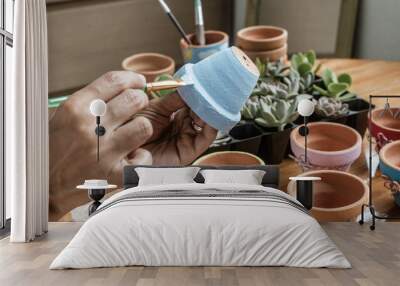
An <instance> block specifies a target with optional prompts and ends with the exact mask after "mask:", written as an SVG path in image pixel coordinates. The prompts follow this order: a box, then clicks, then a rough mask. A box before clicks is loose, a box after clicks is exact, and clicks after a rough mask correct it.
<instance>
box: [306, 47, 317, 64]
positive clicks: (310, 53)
mask: <svg viewBox="0 0 400 286" xmlns="http://www.w3.org/2000/svg"><path fill="white" fill-rule="evenodd" d="M305 56H306V57H307V60H308V62H309V63H310V64H311V68H312V67H313V66H314V64H315V61H316V59H317V55H316V54H315V51H313V50H309V51H308V52H306V54H305Z"/></svg>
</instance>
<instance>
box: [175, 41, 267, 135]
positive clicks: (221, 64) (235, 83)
mask: <svg viewBox="0 0 400 286" xmlns="http://www.w3.org/2000/svg"><path fill="white" fill-rule="evenodd" d="M175 77H177V78H180V79H181V80H183V81H185V82H190V83H193V85H190V86H184V87H179V88H178V92H179V94H180V96H181V98H182V99H183V100H184V101H185V102H186V104H187V105H188V106H189V107H190V108H191V109H192V111H193V112H194V113H196V114H197V115H198V116H199V117H200V118H201V119H202V120H203V121H205V122H206V123H207V124H209V125H210V126H212V127H214V128H215V129H217V130H218V131H221V132H224V133H228V132H229V130H230V129H232V127H233V126H235V125H236V124H237V123H238V122H239V121H240V117H241V115H240V110H241V109H242V107H243V105H244V104H245V102H246V100H247V99H248V97H249V96H250V94H251V92H252V90H253V88H254V86H255V85H256V83H257V80H258V77H259V72H258V69H257V67H256V66H255V64H254V63H253V62H252V61H251V60H250V59H249V58H248V57H247V56H246V55H245V54H244V53H243V52H242V51H241V50H240V49H238V48H236V47H232V48H230V49H225V50H222V51H220V52H218V53H216V54H214V55H212V56H210V57H208V58H206V59H204V60H202V61H200V62H198V63H197V64H190V63H189V64H186V65H185V66H183V67H182V68H181V69H180V70H179V71H178V72H177V73H176V74H175Z"/></svg>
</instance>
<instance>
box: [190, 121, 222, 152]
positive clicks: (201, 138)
mask: <svg viewBox="0 0 400 286" xmlns="http://www.w3.org/2000/svg"><path fill="white" fill-rule="evenodd" d="M216 137H217V130H216V129H214V128H213V127H211V126H210V125H207V124H205V125H204V126H203V130H202V132H201V133H198V134H197V135H196V137H195V138H194V149H195V152H194V153H195V154H196V156H198V155H200V154H202V153H203V152H204V151H206V150H207V149H208V147H209V146H210V145H211V143H212V142H213V141H214V140H215V138H216Z"/></svg>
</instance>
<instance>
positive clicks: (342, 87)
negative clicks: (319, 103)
mask: <svg viewBox="0 0 400 286" xmlns="http://www.w3.org/2000/svg"><path fill="white" fill-rule="evenodd" d="M348 88H349V85H348V84H347V83H341V82H339V83H331V84H329V85H328V91H329V92H330V93H331V94H332V95H334V96H336V97H337V96H339V95H341V94H342V93H344V92H345V91H346V90H347V89H348Z"/></svg>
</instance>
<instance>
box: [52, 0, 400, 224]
mask: <svg viewBox="0 0 400 286" xmlns="http://www.w3.org/2000/svg"><path fill="white" fill-rule="evenodd" d="M155 2H156V1H155ZM160 2H161V6H160V7H159V6H158V3H152V4H146V5H145V4H143V7H141V8H142V10H143V13H153V14H154V13H156V14H157V15H159V18H160V19H157V20H154V22H153V23H152V25H155V26H156V27H157V29H154V30H155V34H153V35H151V36H150V35H147V34H145V33H140V31H136V30H135V31H136V32H137V33H136V34H137V35H140V37H137V38H136V39H132V38H131V37H130V36H129V35H130V29H128V27H126V25H123V22H121V24H118V23H117V24H116V25H117V26H118V25H120V26H118V27H119V28H118V29H119V30H118V31H119V33H120V34H119V35H120V36H119V39H120V38H126V40H125V41H115V39H114V41H111V40H110V42H107V41H104V39H106V38H107V37H114V36H115V33H112V34H111V33H109V32H108V30H105V29H103V28H104V27H105V26H104V25H105V23H100V24H99V28H93V27H91V26H85V23H86V24H87V23H89V22H90V21H91V18H90V17H91V16H90V15H89V16H88V18H83V17H82V16H81V15H79V12H78V11H76V10H74V9H77V8H78V6H79V5H78V4H71V5H70V6H68V7H67V6H65V7H64V6H63V4H59V5H55V4H54V6H52V5H49V7H52V9H50V10H49V13H48V21H49V58H50V65H49V68H50V73H49V76H50V82H49V83H50V84H49V89H50V93H49V141H50V204H49V215H50V220H52V221H59V220H60V221H85V220H86V219H87V218H88V216H89V213H92V212H95V211H96V208H97V207H98V206H99V205H100V204H101V202H102V201H103V200H104V199H105V198H108V197H110V196H111V195H113V194H115V193H118V192H120V191H121V190H122V189H123V170H124V167H126V166H129V165H152V166H188V165H192V164H193V165H211V166H220V165H242V166H245V165H278V166H279V167H280V174H281V181H280V185H279V188H280V189H281V190H282V191H283V192H285V193H287V194H289V195H290V196H292V197H297V199H299V197H298V196H299V193H298V189H299V182H298V179H296V178H293V179H290V178H291V177H299V176H307V177H313V178H317V179H315V180H314V179H313V180H311V181H312V185H313V188H312V194H311V195H310V196H308V197H307V198H306V200H308V201H302V203H305V204H307V203H311V204H312V205H311V207H310V209H311V210H310V213H311V215H312V216H314V217H315V218H316V219H317V220H319V221H358V220H359V219H360V213H361V208H362V206H363V205H364V204H367V205H371V204H372V202H371V201H369V197H370V193H369V185H368V183H369V172H368V170H369V169H368V166H370V167H371V168H372V170H373V172H372V173H373V174H372V175H373V177H374V179H373V182H374V186H375V191H374V192H376V194H377V196H376V197H377V200H378V201H377V210H376V212H377V213H379V214H381V215H387V214H390V215H394V216H396V215H398V214H400V210H399V207H398V205H397V204H398V202H399V197H400V196H399V195H398V193H399V186H398V184H397V181H396V174H397V173H398V172H400V171H399V170H398V164H397V163H398V162H397V161H396V160H397V159H395V160H394V161H393V162H392V161H391V160H390V157H391V155H390V154H395V153H396V152H397V149H398V148H397V146H398V144H397V145H396V144H395V143H391V144H393V146H389V147H386V146H385V147H383V146H384V145H386V144H387V143H390V142H395V141H396V140H398V138H396V134H397V133H399V132H400V131H399V130H400V129H399V122H400V119H399V118H400V108H398V107H397V106H398V99H393V102H392V105H391V106H390V107H388V106H387V102H388V101H387V102H386V101H385V99H384V98H382V99H378V101H377V102H376V103H374V104H375V105H374V106H372V104H371V102H370V101H369V97H368V96H369V94H364V93H363V92H362V89H360V83H359V78H358V77H357V76H358V75H357V73H353V72H352V71H351V63H350V62H349V63H341V62H338V60H326V59H319V58H318V56H317V52H315V50H313V49H309V50H304V51H301V50H300V51H297V50H296V51H293V50H291V47H290V43H289V42H288V38H289V36H290V35H289V32H288V31H287V30H286V29H285V28H283V27H278V26H264V25H256V26H250V27H247V28H243V29H238V31H237V32H236V33H232V31H231V30H230V28H229V27H230V21H229V19H222V20H221V17H220V13H219V12H220V11H223V10H224V7H225V6H224V5H226V3H225V1H214V2H212V1H205V3H204V7H203V9H204V11H207V23H209V25H207V30H204V26H202V25H201V22H202V21H198V22H197V25H195V27H194V28H193V29H194V30H195V32H194V33H186V32H185V29H186V27H185V25H183V23H186V21H187V19H186V18H185V17H188V16H187V15H186V14H185V13H181V11H180V10H179V9H176V13H177V14H179V17H175V16H173V15H172V14H173V12H175V10H174V11H172V10H171V9H170V8H169V7H168V6H166V4H165V3H164V4H162V3H163V1H160ZM211 2H212V3H211ZM85 5H88V4H85ZM124 5H125V6H126V7H125V9H126V10H129V9H130V10H132V9H134V5H135V4H133V3H129V4H124ZM105 6H107V5H105ZM105 6H102V5H99V6H98V7H96V9H97V10H98V11H97V15H102V13H103V14H104V13H106V10H105ZM67 8H68V9H72V10H74V11H76V21H77V22H80V23H81V26H82V27H85V28H84V29H82V30H78V29H76V27H77V26H73V27H70V29H72V30H74V31H75V34H74V36H71V37H70V41H69V44H70V45H71V48H70V49H67V47H65V48H63V47H62V46H60V42H59V41H58V40H59V37H60V36H61V34H63V35H64V36H67V35H70V34H69V32H68V31H67V30H63V29H61V27H63V26H62V19H63V17H66V15H63V13H64V12H65V11H66V10H67ZM110 9H111V10H110V13H116V14H120V15H121V17H124V15H127V14H125V13H127V12H125V11H124V9H122V6H113V7H110ZM194 10H195V9H194ZM57 11H58V12H60V16H59V17H58V18H56V12H57ZM171 11H172V12H171ZM53 13H54V15H53ZM164 14H167V15H168V16H169V17H167V16H166V15H164ZM171 15H172V16H171ZM141 17H142V16H140V17H139V18H138V19H135V20H133V21H134V22H135V21H136V22H135V23H133V24H136V25H135V27H133V29H138V26H140V21H141V20H143V19H142V18H141ZM196 17H199V15H197V16H196ZM178 18H179V20H180V21H178V20H177V19H178ZM189 18H190V17H188V19H189ZM65 19H66V18H65ZM65 19H64V20H65ZM171 19H172V20H171ZM196 19H197V20H199V19H198V18H196ZM170 20H171V21H170ZM189 20H190V19H189ZM57 21H60V24H58V25H55V23H57ZM133 24H132V25H133ZM53 25H54V26H53ZM60 25H61V26H60ZM74 27H75V29H74ZM101 27H103V28H101ZM60 29H61V30H60ZM58 32H60V33H61V34H58ZM188 32H190V31H188ZM164 34H165V35H164ZM88 35H93V41H94V42H95V43H97V45H96V48H95V47H94V46H93V45H82V44H81V43H82V41H83V42H84V43H85V42H86V43H87V44H89V37H88ZM113 35H114V36H113ZM166 36H167V37H168V39H169V40H168V41H165V42H164V44H163V45H155V44H154V43H153V40H154V39H155V38H161V39H162V38H163V37H166ZM171 39H174V40H171ZM78 45H79V48H77V46H78ZM316 49H317V50H318V47H316ZM61 51H63V52H61ZM64 55H67V57H64ZM66 58H69V60H68V61H67V60H66ZM360 90H361V92H358V91H360ZM379 100H381V101H379ZM385 102H386V104H385ZM375 106H377V107H378V108H377V109H376V110H375V111H373V112H372V119H371V120H369V119H368V118H369V115H368V113H369V111H370V109H373V108H374V107H375ZM390 114H392V115H391V116H389V115H390ZM369 123H371V125H372V127H373V129H372V132H371V135H372V137H373V138H372V141H371V142H372V144H373V147H372V153H371V158H373V159H372V160H371V161H370V160H369V154H370V153H369V144H368V143H369V142H368V140H367V139H368V135H369V132H368V125H369ZM396 132H397V133H396ZM381 149H382V150H384V153H381V152H380V150H381ZM385 154H386V155H385ZM387 154H389V155H387ZM379 156H380V158H381V159H380V161H381V163H380V165H379ZM396 162H397V163H396ZM396 164H397V165H396ZM379 166H381V167H379ZM385 167H387V168H386V169H385V170H386V171H383V169H382V168H385ZM388 169H390V171H387V170H388ZM376 170H378V171H377V172H375V171H376ZM381 171H383V175H384V176H381ZM393 174H394V175H393ZM393 178H394V179H393ZM96 190H97V191H96ZM364 214H365V217H364V219H366V220H368V219H371V213H370V211H369V209H368V208H365V213H364Z"/></svg>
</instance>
